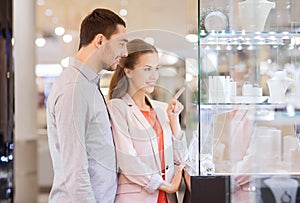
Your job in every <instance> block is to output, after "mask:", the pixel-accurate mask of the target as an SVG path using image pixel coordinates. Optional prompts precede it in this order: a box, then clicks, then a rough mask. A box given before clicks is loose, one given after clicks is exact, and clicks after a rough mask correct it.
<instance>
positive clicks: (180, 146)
mask: <svg viewBox="0 0 300 203" xmlns="http://www.w3.org/2000/svg"><path fill="white" fill-rule="evenodd" d="M180 133H181V136H179V137H180V139H176V138H175V137H174V136H172V140H173V154H174V155H173V157H174V163H175V164H181V163H185V162H186V161H187V160H188V150H187V143H186V136H185V132H184V131H181V132H180Z"/></svg>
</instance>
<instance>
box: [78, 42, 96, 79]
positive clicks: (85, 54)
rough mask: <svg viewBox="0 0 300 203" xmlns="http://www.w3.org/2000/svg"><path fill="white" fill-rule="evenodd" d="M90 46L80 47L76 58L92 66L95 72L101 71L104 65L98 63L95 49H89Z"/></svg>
mask: <svg viewBox="0 0 300 203" xmlns="http://www.w3.org/2000/svg"><path fill="white" fill-rule="evenodd" d="M89 49H90V48H88V47H86V48H84V49H80V50H79V51H78V53H77V54H76V55H75V58H76V59H77V60H79V61H81V62H82V63H84V64H86V65H87V66H88V67H90V68H91V69H92V70H93V71H94V72H95V73H97V74H98V73H99V72H100V71H101V70H102V67H101V66H100V65H99V64H98V63H97V60H94V56H93V54H94V50H89Z"/></svg>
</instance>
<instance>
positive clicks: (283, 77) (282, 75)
mask: <svg viewBox="0 0 300 203" xmlns="http://www.w3.org/2000/svg"><path fill="white" fill-rule="evenodd" d="M293 81H294V80H293V79H291V78H289V77H287V74H286V72H285V71H276V72H275V75H274V77H273V78H271V79H269V80H268V81H267V84H268V88H269V92H270V98H269V100H268V101H269V102H270V103H283V102H284V101H285V93H286V91H287V89H288V88H289V86H290V85H291V84H292V83H293Z"/></svg>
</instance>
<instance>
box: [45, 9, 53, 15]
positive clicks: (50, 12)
mask: <svg viewBox="0 0 300 203" xmlns="http://www.w3.org/2000/svg"><path fill="white" fill-rule="evenodd" d="M45 15H46V16H52V15H53V11H52V9H46V10H45Z"/></svg>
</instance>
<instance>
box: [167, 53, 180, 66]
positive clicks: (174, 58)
mask: <svg viewBox="0 0 300 203" xmlns="http://www.w3.org/2000/svg"><path fill="white" fill-rule="evenodd" d="M166 61H167V63H168V64H170V65H172V64H175V63H176V62H177V61H178V57H177V56H173V55H166Z"/></svg>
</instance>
